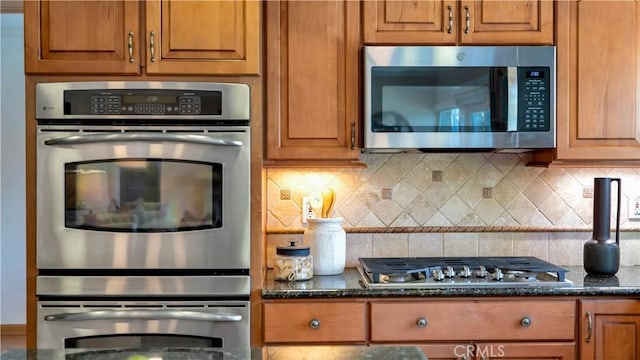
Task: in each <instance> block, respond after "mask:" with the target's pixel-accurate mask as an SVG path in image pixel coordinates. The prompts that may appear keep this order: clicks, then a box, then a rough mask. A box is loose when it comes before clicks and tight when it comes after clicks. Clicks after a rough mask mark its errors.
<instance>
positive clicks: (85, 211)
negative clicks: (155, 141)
mask: <svg viewBox="0 0 640 360" xmlns="http://www.w3.org/2000/svg"><path fill="white" fill-rule="evenodd" d="M64 182H65V204H64V206H65V226H66V227H68V228H77V229H89V230H99V231H109V232H178V231H180V232H182V231H189V230H202V229H212V228H220V227H222V165H221V164H218V163H206V162H197V161H183V160H168V159H126V160H119V159H110V160H97V161H82V162H73V163H66V164H65V180H64Z"/></svg>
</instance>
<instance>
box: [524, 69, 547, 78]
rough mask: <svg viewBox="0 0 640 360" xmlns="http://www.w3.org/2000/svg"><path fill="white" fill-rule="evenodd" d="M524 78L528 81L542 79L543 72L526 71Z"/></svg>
mask: <svg viewBox="0 0 640 360" xmlns="http://www.w3.org/2000/svg"><path fill="white" fill-rule="evenodd" d="M526 77H527V78H528V79H538V78H544V71H534V70H532V71H527V72H526Z"/></svg>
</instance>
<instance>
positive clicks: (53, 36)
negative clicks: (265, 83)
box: [24, 0, 262, 75]
mask: <svg viewBox="0 0 640 360" xmlns="http://www.w3.org/2000/svg"><path fill="white" fill-rule="evenodd" d="M69 4H71V5H69ZM72 5H73V6H72ZM172 5H174V6H172ZM79 6H84V7H80V8H79ZM189 6H198V7H203V8H202V11H201V14H200V16H199V19H201V21H200V22H199V23H200V24H202V23H207V21H208V15H209V14H208V13H207V11H210V12H215V11H216V10H220V11H227V12H228V14H227V13H225V14H221V15H218V16H219V21H218V22H216V23H215V24H214V25H212V27H211V28H205V29H194V28H193V25H194V24H192V23H189V21H190V20H192V19H193V17H192V16H191V15H189V16H187V15H185V14H190V11H189ZM216 6H219V7H220V9H217V8H216ZM65 7H69V9H65ZM143 9H144V10H145V13H144V15H145V16H141V14H142V11H143ZM81 10H84V11H85V12H86V13H85V12H82V11H81ZM173 10H175V11H173ZM192 10H193V9H192ZM196 10H197V8H196ZM196 10H193V11H196ZM102 12H105V13H108V14H110V16H111V18H112V20H111V21H108V20H109V19H110V18H108V17H106V20H104V21H102V22H98V21H97V18H100V19H103V18H105V16H103V15H102ZM260 14H261V2H259V1H254V0H242V1H233V2H232V1H228V0H219V1H214V0H207V1H206V2H200V3H198V2H194V3H186V2H181V1H180V0H178V1H174V2H173V3H172V2H171V1H170V0H154V1H145V2H141V1H134V0H124V1H100V2H99V1H90V2H87V4H80V3H77V4H74V2H73V1H55V0H54V1H45V0H41V1H25V3H24V21H25V27H24V28H25V70H26V73H27V74H55V75H57V74H79V75H81V74H94V75H109V74H120V75H142V73H143V68H146V69H145V70H144V72H145V73H146V74H151V75H259V74H260V31H261V26H262V25H261V24H262V21H261V16H260ZM67 18H70V19H67ZM72 18H80V19H84V20H85V22H83V23H80V22H78V24H79V25H77V26H76V28H74V27H73V25H74V24H76V22H74V21H73V19H72ZM185 18H186V19H185ZM92 19H94V21H93V23H91V21H92ZM143 19H144V21H146V22H143ZM219 22H221V23H219ZM100 23H102V24H104V26H105V27H107V26H108V28H93V29H92V31H87V30H86V29H87V28H88V27H91V26H97V25H96V24H100ZM60 24H67V26H65V27H61V26H59V25H60ZM216 26H217V27H216ZM196 30H197V33H196V34H201V36H203V37H204V38H205V39H212V40H211V41H210V42H205V41H197V40H193V39H192V38H193V36H190V31H196ZM151 32H153V33H154V35H153V36H151ZM216 32H220V34H217V33H216ZM70 34H71V35H70ZM100 34H102V35H100ZM202 34H204V35H202ZM228 34H231V35H230V36H227V35H228ZM92 38H96V39H98V40H100V41H92ZM194 41H195V42H196V43H195V44H193V42H194ZM152 44H153V46H152ZM207 46H208V47H207ZM151 48H153V51H152V50H151ZM152 59H153V60H152Z"/></svg>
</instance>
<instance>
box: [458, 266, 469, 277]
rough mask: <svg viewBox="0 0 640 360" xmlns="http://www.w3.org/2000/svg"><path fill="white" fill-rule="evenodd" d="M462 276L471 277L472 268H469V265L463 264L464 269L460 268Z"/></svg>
mask: <svg viewBox="0 0 640 360" xmlns="http://www.w3.org/2000/svg"><path fill="white" fill-rule="evenodd" d="M460 276H461V277H463V278H470V277H471V269H469V267H468V266H463V267H462V270H460Z"/></svg>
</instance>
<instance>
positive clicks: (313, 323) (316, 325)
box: [309, 319, 320, 329]
mask: <svg viewBox="0 0 640 360" xmlns="http://www.w3.org/2000/svg"><path fill="white" fill-rule="evenodd" d="M309 327H310V328H312V329H317V328H319V327H320V320H318V319H312V320H311V321H310V322H309Z"/></svg>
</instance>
